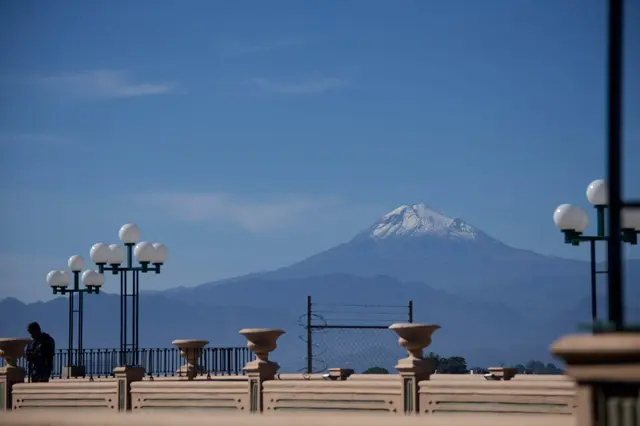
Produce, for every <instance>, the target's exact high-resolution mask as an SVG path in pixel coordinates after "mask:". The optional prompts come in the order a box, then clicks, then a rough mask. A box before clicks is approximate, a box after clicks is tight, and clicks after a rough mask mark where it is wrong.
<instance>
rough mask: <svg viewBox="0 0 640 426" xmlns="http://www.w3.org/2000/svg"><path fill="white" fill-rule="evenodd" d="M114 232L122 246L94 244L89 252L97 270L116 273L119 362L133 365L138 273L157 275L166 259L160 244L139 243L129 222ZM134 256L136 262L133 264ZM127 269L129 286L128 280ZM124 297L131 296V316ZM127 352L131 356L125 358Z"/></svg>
mask: <svg viewBox="0 0 640 426" xmlns="http://www.w3.org/2000/svg"><path fill="white" fill-rule="evenodd" d="M118 235H119V237H120V240H121V241H122V242H123V243H124V246H125V248H124V249H123V248H122V247H120V246H119V245H117V244H111V245H107V244H104V243H96V244H94V245H93V246H92V247H91V250H90V252H89V253H90V255H91V260H93V262H94V263H95V264H96V265H97V266H98V271H99V272H100V273H103V272H105V271H111V273H112V274H113V275H118V274H119V275H120V365H123V366H124V365H137V363H138V349H139V346H138V343H139V336H140V335H139V319H140V314H139V312H140V309H139V308H140V305H139V294H140V284H139V283H140V272H142V273H147V272H155V273H156V274H159V273H160V267H161V266H162V265H163V264H164V262H165V261H166V260H167V255H168V252H167V247H166V246H165V245H164V244H160V243H149V242H146V241H141V242H140V228H138V226H136V225H134V224H132V223H129V224H126V225H123V226H122V227H121V228H120V232H119V233H118ZM134 255H135V257H136V258H137V260H138V263H139V265H134ZM123 263H124V266H122V264H123ZM129 272H131V281H130V282H131V285H129V279H128V276H129ZM128 299H131V300H130V306H131V315H129V300H128ZM129 319H131V321H129ZM129 323H130V324H129ZM129 330H130V333H129ZM127 353H130V354H131V355H132V357H131V358H127V356H126V354H127Z"/></svg>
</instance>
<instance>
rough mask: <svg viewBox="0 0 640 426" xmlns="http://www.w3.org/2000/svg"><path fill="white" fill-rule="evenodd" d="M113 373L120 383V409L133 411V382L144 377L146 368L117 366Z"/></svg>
mask: <svg viewBox="0 0 640 426" xmlns="http://www.w3.org/2000/svg"><path fill="white" fill-rule="evenodd" d="M113 374H114V376H115V377H116V381H117V383H118V411H131V407H132V404H131V383H133V382H138V381H140V380H142V379H144V368H142V367H116V368H115V369H114V370H113Z"/></svg>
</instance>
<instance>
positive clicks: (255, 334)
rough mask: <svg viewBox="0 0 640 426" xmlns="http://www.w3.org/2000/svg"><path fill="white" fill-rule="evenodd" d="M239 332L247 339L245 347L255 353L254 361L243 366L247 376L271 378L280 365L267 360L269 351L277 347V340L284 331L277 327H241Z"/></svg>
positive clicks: (262, 378) (263, 378) (261, 378)
mask: <svg viewBox="0 0 640 426" xmlns="http://www.w3.org/2000/svg"><path fill="white" fill-rule="evenodd" d="M239 333H240V334H242V335H243V336H244V338H245V339H247V347H248V348H249V349H250V350H251V351H252V352H253V353H254V354H256V359H255V360H254V361H250V362H248V363H247V364H246V365H245V366H244V371H245V372H246V373H247V374H248V375H249V376H252V375H254V376H258V377H259V378H260V380H271V379H273V377H275V374H276V372H277V371H278V369H279V368H280V366H279V365H278V364H277V363H275V362H273V361H270V360H269V353H271V352H273V351H274V350H275V349H276V348H277V347H278V345H277V343H276V342H277V340H278V338H279V337H280V336H282V335H283V334H284V333H285V331H284V330H281V329H279V328H243V329H242V330H240V331H239Z"/></svg>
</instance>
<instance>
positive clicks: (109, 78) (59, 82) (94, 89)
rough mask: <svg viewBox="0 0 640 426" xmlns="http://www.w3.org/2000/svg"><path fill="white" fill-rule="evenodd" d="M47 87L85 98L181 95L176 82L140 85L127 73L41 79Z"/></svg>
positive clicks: (66, 75) (94, 73)
mask: <svg viewBox="0 0 640 426" xmlns="http://www.w3.org/2000/svg"><path fill="white" fill-rule="evenodd" d="M38 82H39V83H40V84H42V85H43V86H44V87H47V88H49V89H51V90H55V91H58V92H61V93H62V94H65V95H69V96H74V97H78V98H84V99H126V98H136V97H141V96H154V95H156V96H157V95H171V94H176V93H181V91H180V90H179V88H178V86H177V85H176V83H172V82H155V83H148V82H139V81H135V80H133V79H132V78H131V76H129V74H128V73H126V72H124V71H114V70H94V71H84V72H77V73H69V74H60V75H55V76H49V77H41V78H39V79H38Z"/></svg>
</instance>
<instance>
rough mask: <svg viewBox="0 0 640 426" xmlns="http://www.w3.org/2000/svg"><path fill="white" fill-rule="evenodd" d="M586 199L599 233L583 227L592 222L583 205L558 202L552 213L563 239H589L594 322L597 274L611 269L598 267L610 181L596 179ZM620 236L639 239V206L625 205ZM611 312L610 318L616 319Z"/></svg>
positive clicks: (630, 240) (631, 240)
mask: <svg viewBox="0 0 640 426" xmlns="http://www.w3.org/2000/svg"><path fill="white" fill-rule="evenodd" d="M587 200H588V201H589V203H591V205H593V206H594V207H595V209H596V215H597V230H596V235H591V236H590V235H585V234H584V231H585V230H586V229H587V226H588V225H589V217H588V215H587V213H586V212H585V211H584V210H582V209H581V208H580V207H577V206H574V205H571V204H562V205H560V206H558V207H557V208H556V210H555V212H554V213H553V221H554V222H555V224H556V226H557V227H558V228H559V229H560V230H561V231H562V233H563V234H564V242H565V243H567V244H571V245H574V246H578V245H580V243H582V242H588V243H589V246H590V252H591V253H590V254H591V256H590V257H591V318H592V321H593V325H594V326H595V324H596V322H597V319H598V309H597V301H596V281H597V280H596V277H597V274H599V273H608V271H597V270H596V242H598V241H607V242H608V241H609V235H607V232H606V231H605V216H606V214H607V208H608V204H609V190H608V187H607V183H606V182H605V181H604V180H602V179H599V180H594V181H593V182H591V183H590V184H589V186H588V187H587ZM620 220H621V224H622V226H621V230H620V240H621V241H623V242H625V243H628V244H631V245H635V244H637V243H638V233H640V210H637V209H624V210H622V212H621V217H620ZM612 314H613V313H612V312H609V317H610V318H609V320H610V321H613V318H611V316H612Z"/></svg>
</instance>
